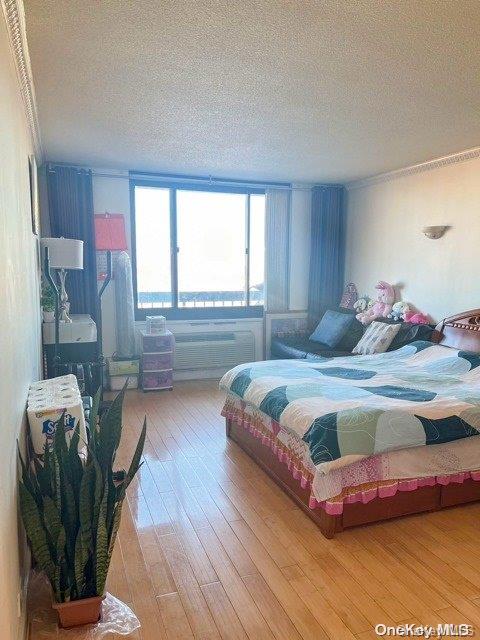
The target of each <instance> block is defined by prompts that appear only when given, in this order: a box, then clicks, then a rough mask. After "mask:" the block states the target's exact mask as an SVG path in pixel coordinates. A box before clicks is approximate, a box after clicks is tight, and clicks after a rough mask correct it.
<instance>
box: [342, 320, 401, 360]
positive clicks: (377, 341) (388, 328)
mask: <svg viewBox="0 0 480 640" xmlns="http://www.w3.org/2000/svg"><path fill="white" fill-rule="evenodd" d="M399 331H400V323H398V324H387V323H386V322H372V324H371V325H370V326H369V327H368V328H367V330H366V331H365V333H364V334H363V336H362V337H361V338H360V340H359V341H358V342H357V344H356V345H355V347H354V348H353V349H352V353H361V354H362V355H368V354H372V353H384V352H385V351H386V350H387V349H388V347H389V346H390V345H391V344H392V341H393V339H394V338H395V336H396V335H397V333H398V332H399Z"/></svg>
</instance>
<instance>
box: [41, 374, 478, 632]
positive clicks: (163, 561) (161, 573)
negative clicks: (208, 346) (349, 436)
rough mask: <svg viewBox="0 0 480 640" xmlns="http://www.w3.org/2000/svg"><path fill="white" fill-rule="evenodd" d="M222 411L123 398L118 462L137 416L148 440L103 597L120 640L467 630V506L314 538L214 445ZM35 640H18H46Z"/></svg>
mask: <svg viewBox="0 0 480 640" xmlns="http://www.w3.org/2000/svg"><path fill="white" fill-rule="evenodd" d="M222 403H223V394H222V393H221V392H220V391H218V389H217V385H216V383H215V382H204V381H201V382H188V383H178V384H176V386H175V389H174V390H173V391H171V392H163V393H155V394H153V393H152V394H143V393H141V392H137V391H132V392H129V393H128V399H127V402H126V407H125V413H124V416H125V428H124V437H123V441H122V444H121V448H120V451H119V456H118V462H119V465H120V464H124V465H126V464H128V461H129V456H130V454H131V451H132V449H133V447H134V445H135V442H136V437H137V434H138V433H139V431H140V428H141V422H142V420H143V416H144V415H145V414H146V415H147V420H148V436H147V437H148V439H147V442H146V446H145V454H144V458H145V464H144V465H143V467H142V468H141V471H140V472H139V476H138V478H137V480H136V481H135V482H134V483H133V484H132V485H131V487H130V489H129V492H128V504H126V505H125V507H126V508H124V511H123V520H122V524H121V529H120V534H119V539H118V542H117V546H116V549H115V552H114V556H113V562H112V566H111V570H110V574H109V580H108V590H109V591H110V592H111V593H113V594H114V595H116V596H117V597H118V598H120V599H122V600H123V601H125V602H127V603H129V604H130V606H131V607H132V608H133V609H134V611H135V612H136V614H137V616H138V617H139V619H140V621H141V623H142V628H141V630H139V631H138V632H136V634H134V635H133V636H130V637H135V638H136V639H137V640H140V639H141V640H162V639H168V640H191V639H193V638H195V639H197V640H215V639H220V638H223V639H224V640H240V639H250V640H272V639H274V638H277V639H278V640H300V639H302V638H303V639H304V640H307V639H308V640H322V639H325V640H329V639H331V640H352V639H355V638H356V639H358V640H366V639H368V638H376V637H378V636H376V635H375V633H374V625H375V624H378V623H385V624H387V625H394V624H398V623H404V622H414V623H418V624H435V625H436V624H437V623H445V622H447V623H452V624H459V623H466V624H472V625H474V626H478V628H479V629H480V549H479V547H478V523H479V521H480V505H478V504H475V505H469V506H465V507H456V508H454V509H452V510H445V511H441V512H436V513H431V514H422V515H418V516H413V517H409V518H403V519H399V520H395V521H390V522H387V523H382V524H378V525H373V526H369V527H363V528H358V529H354V530H348V531H345V532H343V533H341V534H339V535H338V536H337V537H336V538H334V539H333V540H327V539H325V538H324V537H323V536H322V535H321V534H320V532H319V531H318V530H317V528H316V526H315V525H314V524H313V523H312V522H311V521H310V520H309V519H308V518H307V517H306V516H305V515H304V514H303V513H302V512H301V511H300V510H299V509H298V508H296V507H295V505H294V504H293V502H291V500H290V499H289V498H288V497H286V496H285V495H284V494H283V493H282V491H281V490H280V489H278V488H277V486H276V485H275V484H274V483H273V482H272V481H271V480H270V479H269V478H268V477H267V476H266V475H265V474H264V473H263V472H262V471H261V470H260V469H259V468H258V467H257V466H256V465H255V463H253V462H252V461H251V460H250V459H249V458H248V456H246V455H245V454H244V453H243V451H242V450H241V449H240V448H239V447H238V446H237V445H236V444H234V443H233V442H230V441H226V438H225V425H224V420H223V418H221V416H220V409H221V406H222ZM40 631H41V630H40V629H38V628H37V629H36V631H35V632H33V631H32V635H31V638H32V639H33V640H36V638H37V637H38V638H40V637H41V638H45V637H47V636H44V635H41V634H40ZM48 637H52V636H48ZM69 637H71V638H72V640H75V639H76V638H77V634H76V633H74V632H72V633H71V635H69ZM81 637H83V636H81V634H78V638H81ZM121 637H124V636H109V640H112V639H113V638H121Z"/></svg>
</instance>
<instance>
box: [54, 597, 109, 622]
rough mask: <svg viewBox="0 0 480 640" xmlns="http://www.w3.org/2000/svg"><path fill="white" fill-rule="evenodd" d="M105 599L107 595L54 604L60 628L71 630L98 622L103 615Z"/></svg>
mask: <svg viewBox="0 0 480 640" xmlns="http://www.w3.org/2000/svg"><path fill="white" fill-rule="evenodd" d="M104 599H105V595H103V596H94V597H93V598H82V599H80V600H71V601H70V602H53V603H52V608H53V609H55V610H56V611H57V614H58V621H59V624H60V626H61V627H63V628H64V629H70V628H71V627H79V626H81V625H84V624H94V623H95V622H98V621H99V620H100V618H101V615H102V601H103V600H104Z"/></svg>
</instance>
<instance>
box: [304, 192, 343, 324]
mask: <svg viewBox="0 0 480 640" xmlns="http://www.w3.org/2000/svg"><path fill="white" fill-rule="evenodd" d="M344 268H345V212H344V188H343V187H341V186H331V187H330V186H325V187H321V186H319V187H314V188H313V190H312V222H311V252H310V277H309V289H308V315H309V320H310V323H311V324H313V323H314V322H316V321H318V320H319V319H320V318H321V317H322V315H323V313H324V312H325V311H326V310H327V309H335V308H337V307H338V305H339V303H340V299H341V297H342V291H343V284H344V283H343V277H344Z"/></svg>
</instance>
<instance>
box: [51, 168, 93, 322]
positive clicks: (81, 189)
mask: <svg viewBox="0 0 480 640" xmlns="http://www.w3.org/2000/svg"><path fill="white" fill-rule="evenodd" d="M47 188H48V209H49V217H50V230H51V234H52V236H53V237H54V238H59V237H60V236H63V237H64V238H75V239H77V240H83V270H81V271H69V272H68V276H67V292H68V299H69V301H70V311H71V312H72V313H87V314H89V315H91V316H92V317H93V318H94V319H95V318H96V317H97V304H98V296H97V267H96V254H95V231H94V219H93V187H92V172H91V171H90V170H87V169H80V168H77V167H66V166H63V165H55V164H48V165H47Z"/></svg>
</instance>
